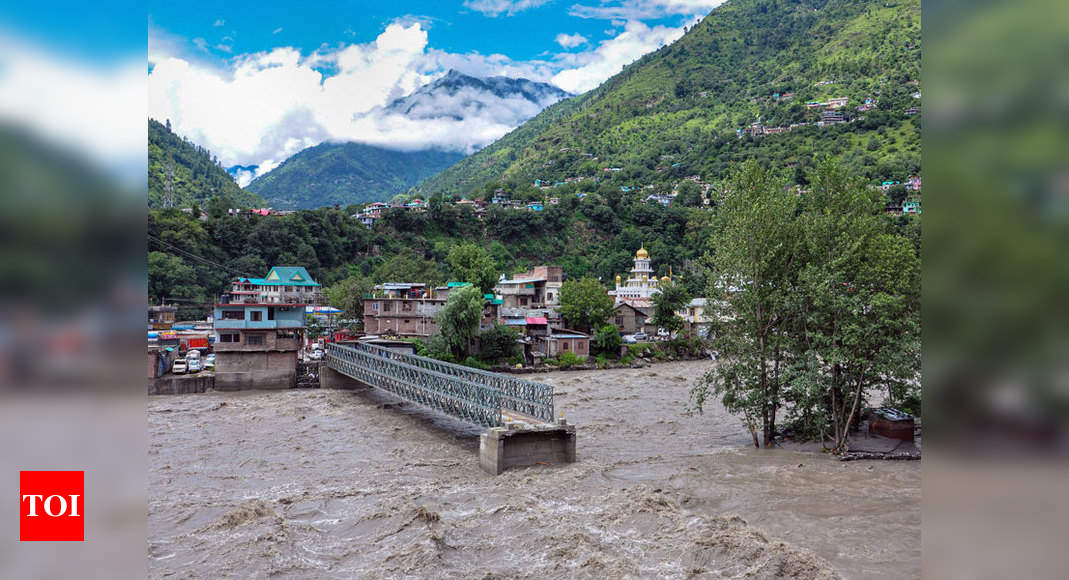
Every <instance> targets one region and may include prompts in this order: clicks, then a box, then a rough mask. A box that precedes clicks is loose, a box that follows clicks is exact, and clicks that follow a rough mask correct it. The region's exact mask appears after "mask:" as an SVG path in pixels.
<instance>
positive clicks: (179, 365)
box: [171, 358, 186, 375]
mask: <svg viewBox="0 0 1069 580" xmlns="http://www.w3.org/2000/svg"><path fill="white" fill-rule="evenodd" d="M171 372H172V373H174V374H176V375H184V374H186V359H184V358H180V359H175V361H174V365H172V366H171Z"/></svg>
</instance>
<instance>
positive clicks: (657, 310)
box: [650, 282, 690, 333]
mask: <svg viewBox="0 0 1069 580" xmlns="http://www.w3.org/2000/svg"><path fill="white" fill-rule="evenodd" d="M658 288H659V289H660V292H658V293H656V294H654V295H653V299H652V300H653V316H652V317H650V322H652V323H653V324H656V325H657V326H659V327H661V328H663V329H665V330H667V331H668V332H670V333H676V332H679V331H680V330H683V324H684V322H685V321H684V320H683V319H682V318H680V316H679V315H678V314H676V312H678V311H680V310H682V309H683V308H685V307H686V306H687V304H688V303H689V302H690V292H688V291H687V287H686V286H684V285H682V284H678V283H676V282H662V283H661V284H660V286H658Z"/></svg>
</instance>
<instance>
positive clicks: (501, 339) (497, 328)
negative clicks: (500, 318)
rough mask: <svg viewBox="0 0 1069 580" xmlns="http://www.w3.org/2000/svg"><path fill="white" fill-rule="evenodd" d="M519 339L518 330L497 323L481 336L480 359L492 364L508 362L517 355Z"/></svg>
mask: <svg viewBox="0 0 1069 580" xmlns="http://www.w3.org/2000/svg"><path fill="white" fill-rule="evenodd" d="M519 338H520V333H519V332H518V331H517V330H516V329H514V328H512V327H509V326H505V325H504V324H497V323H495V324H494V325H493V326H491V327H490V328H488V329H486V330H485V331H484V332H483V333H482V334H480V335H479V359H480V360H482V361H485V362H491V363H492V362H497V361H503V360H508V359H509V358H511V357H512V356H513V355H514V354H516V351H517V350H518V346H519V344H518V343H517V342H516V341H517V340H519Z"/></svg>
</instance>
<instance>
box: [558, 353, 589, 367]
mask: <svg viewBox="0 0 1069 580" xmlns="http://www.w3.org/2000/svg"><path fill="white" fill-rule="evenodd" d="M581 362H583V357H581V356H579V355H577V354H575V353H574V352H572V351H570V350H569V351H568V352H566V353H564V354H561V355H560V356H559V357H557V364H558V365H560V368H562V369H567V368H571V367H573V366H575V365H577V364H579V363H581Z"/></svg>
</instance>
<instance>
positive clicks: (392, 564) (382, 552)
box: [148, 361, 921, 578]
mask: <svg viewBox="0 0 1069 580" xmlns="http://www.w3.org/2000/svg"><path fill="white" fill-rule="evenodd" d="M710 364H711V363H709V362H704V361H690V362H675V363H666V364H659V365H655V366H652V367H648V368H642V369H615V370H606V371H575V372H558V373H548V374H545V375H527V376H526V377H525V378H532V379H533V380H537V381H541V382H545V383H549V384H552V385H554V387H555V389H556V393H557V394H556V397H557V408H558V410H563V411H564V412H565V414H566V416H567V418H568V420H569V421H570V422H574V423H576V424H577V425H578V435H577V448H578V462H577V463H574V464H569V465H563V466H538V467H534V468H527V469H516V470H509V471H506V472H505V473H503V474H501V475H499V476H496V477H494V476H490V475H487V474H486V473H484V472H482V471H481V470H480V469H479V465H478V457H477V455H478V434H479V431H478V430H476V429H474V428H471V427H467V426H465V425H462V424H460V423H457V422H454V421H452V420H449V419H444V418H440V417H438V416H436V415H433V414H431V413H429V412H426V411H422V410H420V409H418V408H415V407H413V406H410V405H408V404H404V403H399V402H398V401H397V400H396V399H391V398H389V397H387V396H385V395H382V394H380V393H377V392H375V391H370V390H363V391H332V390H318V389H314V390H293V391H274V392H238V393H205V394H191V395H176V396H155V397H149V403H148V407H149V409H148V410H149V429H150V450H149V465H150V474H149V529H148V531H149V541H148V559H149V571H150V574H151V576H153V577H164V576H170V575H177V576H180V577H202V578H203V577H218V576H222V575H234V576H256V577H261V576H267V575H280V576H283V577H296V576H301V577H308V576H341V577H362V578H379V577H384V578H385V577H399V576H409V577H463V578H524V577H530V578H535V577H540V578H544V577H554V578H558V577H569V578H570V577H588V578H620V577H658V578H665V577H669V578H670V577H677V578H683V577H717V578H719V577H756V578H776V577H783V578H826V577H835V576H836V575H841V576H842V577H845V578H916V577H920V574H921V572H920V521H921V516H920V485H921V476H920V462H918V461H905V462H903V461H874V462H867V461H856V462H845V463H841V462H838V461H835V460H833V459H830V458H828V457H826V456H824V455H821V454H814V453H803V452H796V451H786V450H757V449H753V448H752V447H748V445H749V444H750V437H749V435H748V434H747V433H746V432H745V430H744V429H743V427H742V425H741V424H740V422H739V420H738V419H737V418H735V417H733V416H731V415H729V414H728V413H727V412H726V411H724V410H723V409H722V408H721V407H719V405H716V404H714V405H711V406H710V408H707V409H706V413H705V414H704V415H688V414H687V412H686V403H687V401H688V391H689V388H690V386H691V385H692V384H693V382H694V380H695V379H696V378H697V377H698V376H700V375H701V374H702V373H703V372H704V371H705V370H707V368H708V366H709V365H710Z"/></svg>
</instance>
